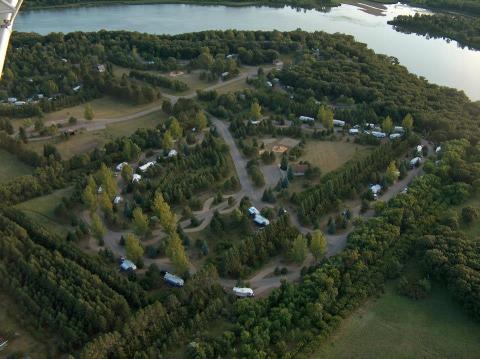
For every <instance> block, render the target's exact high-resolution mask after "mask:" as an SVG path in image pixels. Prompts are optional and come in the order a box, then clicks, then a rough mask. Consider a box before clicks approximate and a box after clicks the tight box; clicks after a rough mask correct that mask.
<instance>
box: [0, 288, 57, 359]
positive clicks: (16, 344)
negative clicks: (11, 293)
mask: <svg viewBox="0 0 480 359" xmlns="http://www.w3.org/2000/svg"><path fill="white" fill-rule="evenodd" d="M25 322H28V319H27V318H24V316H23V315H22V313H20V312H19V311H18V309H17V307H16V306H15V303H14V302H13V301H12V300H11V299H10V298H9V297H7V295H6V294H4V293H1V294H0V323H1V326H0V336H5V337H6V338H7V339H8V346H7V348H6V349H5V350H4V351H2V352H1V353H0V357H1V358H8V357H9V355H11V354H13V353H16V352H22V353H23V354H28V355H29V356H30V357H31V358H40V359H43V358H47V353H48V349H47V348H48V347H50V348H53V346H50V345H49V344H48V341H49V338H44V337H43V336H42V334H43V333H44V332H43V331H42V330H36V329H31V328H28V325H26V323H25ZM51 354H53V356H52V355H50V356H49V357H55V355H54V353H51ZM22 358H23V356H22Z"/></svg>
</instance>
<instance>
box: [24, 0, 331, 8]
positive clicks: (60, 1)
mask: <svg viewBox="0 0 480 359" xmlns="http://www.w3.org/2000/svg"><path fill="white" fill-rule="evenodd" d="M109 3H113V4H114V3H123V4H146V3H148V4H155V3H157V4H162V3H164V4H168V3H174V4H175V3H179V4H219V5H230V6H241V5H270V6H284V5H290V6H293V7H300V8H307V9H311V8H317V9H325V8H328V7H332V6H338V5H339V3H338V2H336V1H335V0H234V1H232V0H126V1H121V0H99V1H95V0H29V1H28V2H26V4H25V5H26V7H27V8H29V9H34V8H48V7H63V6H65V7H67V6H85V5H102V4H109Z"/></svg>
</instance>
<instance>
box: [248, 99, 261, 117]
mask: <svg viewBox="0 0 480 359" xmlns="http://www.w3.org/2000/svg"><path fill="white" fill-rule="evenodd" d="M250 116H251V117H252V118H253V119H254V120H258V119H260V117H262V107H261V106H260V105H259V104H258V102H254V103H252V106H251V107H250Z"/></svg>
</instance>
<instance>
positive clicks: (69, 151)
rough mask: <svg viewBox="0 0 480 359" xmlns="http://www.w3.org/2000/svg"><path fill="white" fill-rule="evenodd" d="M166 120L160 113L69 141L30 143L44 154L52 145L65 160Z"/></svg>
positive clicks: (124, 122)
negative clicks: (46, 148)
mask: <svg viewBox="0 0 480 359" xmlns="http://www.w3.org/2000/svg"><path fill="white" fill-rule="evenodd" d="M165 119H166V115H165V114H164V113H163V112H161V111H158V112H154V113H151V114H149V115H146V116H143V117H139V118H137V119H134V120H129V121H123V122H117V123H113V124H111V125H106V127H105V129H103V130H95V131H88V132H82V133H78V134H76V135H75V136H72V137H70V138H69V139H68V140H65V139H63V138H61V137H57V138H54V139H50V140H46V141H38V142H30V143H29V147H30V148H31V149H33V150H35V151H37V152H39V153H42V151H43V145H44V144H46V143H51V144H53V145H55V146H56V147H57V149H58V151H59V152H60V154H61V155H62V158H63V159H68V158H70V157H72V156H74V155H76V154H81V153H85V152H88V151H91V150H93V149H94V148H95V147H101V146H103V145H104V144H105V143H106V142H108V141H110V140H113V139H115V138H117V137H121V136H129V135H131V134H133V133H134V132H135V131H136V130H137V129H138V128H154V127H155V126H157V125H158V124H159V123H161V121H163V120H165ZM93 122H95V120H93Z"/></svg>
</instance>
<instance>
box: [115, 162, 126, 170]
mask: <svg viewBox="0 0 480 359" xmlns="http://www.w3.org/2000/svg"><path fill="white" fill-rule="evenodd" d="M126 165H128V163H127V162H122V163H119V164H118V165H117V166H116V167H115V170H116V171H117V172H120V171H121V170H123V167H125V166H126Z"/></svg>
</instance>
